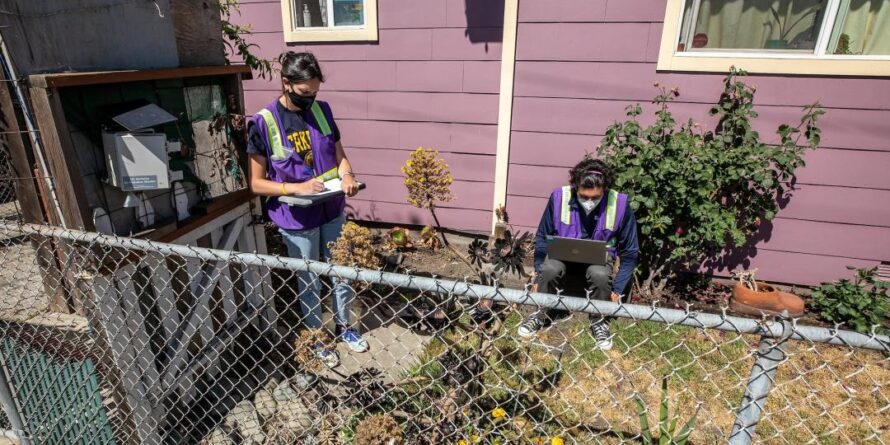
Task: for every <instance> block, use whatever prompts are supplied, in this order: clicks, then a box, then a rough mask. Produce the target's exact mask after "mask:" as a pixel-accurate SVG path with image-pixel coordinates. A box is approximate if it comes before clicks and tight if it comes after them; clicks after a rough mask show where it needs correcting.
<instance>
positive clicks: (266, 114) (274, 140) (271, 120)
mask: <svg viewBox="0 0 890 445" xmlns="http://www.w3.org/2000/svg"><path fill="white" fill-rule="evenodd" d="M260 116H262V117H263V121H264V122H265V123H266V135H267V136H266V139H267V141H268V142H269V149H271V150H272V160H275V161H281V160H284V159H287V151H286V150H285V149H284V144H283V143H282V142H281V132H280V131H278V124H277V123H276V122H275V116H273V115H272V112H271V111H269V110H267V109H265V108H263V109H262V110H260Z"/></svg>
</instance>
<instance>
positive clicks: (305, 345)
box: [294, 329, 334, 373]
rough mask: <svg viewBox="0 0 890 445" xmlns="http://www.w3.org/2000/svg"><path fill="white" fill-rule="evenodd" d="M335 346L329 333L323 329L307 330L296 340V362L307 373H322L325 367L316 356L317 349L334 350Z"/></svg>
mask: <svg viewBox="0 0 890 445" xmlns="http://www.w3.org/2000/svg"><path fill="white" fill-rule="evenodd" d="M333 346H334V342H333V340H332V339H331V337H330V335H328V334H327V332H325V331H323V330H321V329H306V330H304V331H303V332H301V333H300V335H299V337H297V339H296V340H294V361H295V362H296V363H297V365H298V366H299V367H300V368H302V369H303V370H305V371H309V372H316V373H317V372H320V371H321V370H323V369H325V366H324V364H323V363H322V362H321V359H320V358H319V357H318V356H317V355H315V349H317V348H319V347H326V348H333Z"/></svg>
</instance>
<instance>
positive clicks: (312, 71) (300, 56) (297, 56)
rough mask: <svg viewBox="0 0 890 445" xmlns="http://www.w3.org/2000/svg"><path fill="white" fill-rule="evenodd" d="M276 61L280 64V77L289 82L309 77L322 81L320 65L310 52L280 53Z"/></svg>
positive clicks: (300, 80)
mask: <svg viewBox="0 0 890 445" xmlns="http://www.w3.org/2000/svg"><path fill="white" fill-rule="evenodd" d="M278 63H280V64H281V77H282V78H284V79H287V80H288V81H290V82H305V81H307V80H310V79H318V80H320V81H322V82H324V74H323V73H322V72H321V66H320V65H319V64H318V59H316V58H315V55H314V54H312V53H309V52H303V53H295V52H293V51H288V52H285V53H281V56H279V57H278Z"/></svg>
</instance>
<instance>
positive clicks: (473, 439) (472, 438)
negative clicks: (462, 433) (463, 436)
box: [470, 434, 482, 443]
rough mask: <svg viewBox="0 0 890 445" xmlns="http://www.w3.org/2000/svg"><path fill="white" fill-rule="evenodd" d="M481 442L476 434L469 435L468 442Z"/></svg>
mask: <svg viewBox="0 0 890 445" xmlns="http://www.w3.org/2000/svg"><path fill="white" fill-rule="evenodd" d="M481 441H482V438H481V437H479V436H478V435H476V434H470V442H473V443H479V442H481Z"/></svg>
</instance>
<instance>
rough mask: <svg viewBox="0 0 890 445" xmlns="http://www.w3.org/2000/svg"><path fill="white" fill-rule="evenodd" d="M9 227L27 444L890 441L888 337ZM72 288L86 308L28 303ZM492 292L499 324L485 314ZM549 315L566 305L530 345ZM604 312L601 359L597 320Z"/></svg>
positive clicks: (21, 437)
mask: <svg viewBox="0 0 890 445" xmlns="http://www.w3.org/2000/svg"><path fill="white" fill-rule="evenodd" d="M0 234H2V237H0V239H2V241H0V250H2V251H3V263H2V269H3V270H4V274H8V275H9V276H11V277H14V280H6V281H4V282H3V283H2V286H3V289H2V290H0V295H2V298H3V300H4V301H3V305H2V311H0V319H2V321H0V329H2V334H0V355H2V363H0V365H2V372H0V377H2V379H0V380H2V381H0V399H2V402H3V408H4V412H5V414H6V415H7V416H8V420H9V426H5V427H6V428H8V429H10V430H12V431H11V432H14V433H15V435H16V437H17V440H18V441H19V442H20V443H23V444H81V443H83V444H130V443H134V444H168V443H174V444H198V443H200V444H213V445H217V444H219V445H223V444H352V443H355V444H474V443H480V444H514V443H515V444H519V443H530V444H543V443H546V444H558V443H579V444H587V443H605V444H611V443H648V442H647V440H648V439H649V438H654V439H653V440H656V441H658V440H665V441H661V442H660V443H682V440H683V436H688V443H691V444H703V443H723V442H730V443H751V442H754V443H781V444H799V443H890V389H888V385H890V362H888V360H890V359H888V352H890V339H888V338H887V337H886V336H880V335H864V334H859V333H854V332H848V331H843V330H838V329H826V328H821V327H813V326H802V325H799V324H797V323H796V322H795V321H794V320H782V319H776V320H753V319H745V318H738V317H733V316H728V315H726V314H725V313H723V314H709V313H696V312H692V311H688V310H676V309H664V308H657V307H648V306H639V305H631V304H618V303H612V302H604V301H595V300H589V299H587V298H578V297H569V296H556V295H548V294H538V293H533V292H530V291H529V290H519V289H506V288H495V287H490V286H483V285H477V284H472V283H469V282H467V281H450V280H443V279H436V278H429V277H420V276H412V275H405V274H397V273H389V272H384V271H372V270H363V269H356V268H348V267H340V266H333V265H330V264H327V263H321V262H313V261H305V260H298V259H290V258H283V257H275V256H266V255H257V254H253V253H237V252H233V251H223V250H213V249H206V248H199V247H193V246H182V245H172V244H160V243H153V242H149V241H145V240H136V239H131V238H122V237H114V236H107V235H100V234H96V233H86V232H78V231H72V230H65V229H60V228H54V227H47V226H39V225H23V224H19V223H9V222H6V223H0ZM40 252H52V253H53V255H54V256H55V257H56V258H58V259H60V262H56V263H54V262H49V261H41V260H40V259H39V255H40ZM48 264H50V265H51V264H61V267H59V268H57V269H56V270H50V269H51V268H50V267H48V266H47V265H48ZM4 276H6V275H4ZM316 282H317V283H318V284H319V285H320V287H321V289H323V291H322V295H324V297H323V298H322V299H321V300H322V305H323V306H325V311H324V313H325V314H329V313H330V312H331V311H330V310H329V309H331V308H328V305H329V302H330V301H331V299H332V298H331V293H332V292H333V291H332V290H331V289H332V288H335V287H336V286H332V284H334V283H341V285H343V283H345V285H347V286H348V287H349V288H350V289H351V290H352V291H354V294H355V297H354V303H353V305H352V311H353V319H354V320H356V327H357V328H358V329H359V331H361V332H362V333H363V335H364V338H365V339H366V340H367V341H368V343H369V346H370V348H369V350H368V351H367V352H364V353H357V352H353V351H351V350H350V349H349V348H348V347H347V345H346V344H344V343H342V342H335V341H334V340H333V339H332V337H331V336H330V335H328V334H326V333H325V332H326V331H313V330H308V329H304V328H303V327H302V321H303V320H302V315H301V310H300V307H299V298H298V296H299V293H300V292H301V290H302V289H305V288H306V285H308V284H312V283H316ZM59 293H61V294H64V297H65V298H67V299H68V300H69V301H72V302H73V303H74V304H73V306H75V307H80V308H82V310H81V311H80V312H81V313H80V314H57V313H52V312H49V311H48V310H47V309H45V306H42V305H40V304H35V303H33V301H32V300H40V301H43V300H46V299H48V298H49V296H51V295H56V294H59ZM483 300H493V301H494V309H495V317H493V318H491V319H488V320H478V319H475V318H473V317H472V316H471V310H472V308H474V307H475V306H477V305H478V304H479V302H480V301H483ZM545 308H546V309H557V310H561V311H562V312H564V314H563V315H562V316H560V317H557V319H556V321H555V322H554V323H553V324H552V325H550V326H549V327H547V328H545V329H544V330H543V331H541V332H540V333H539V334H538V335H536V336H534V337H532V338H522V337H520V336H519V335H517V330H516V327H517V325H518V324H519V322H520V321H521V319H522V318H523V317H524V316H525V315H527V314H529V313H531V312H532V311H535V310H539V309H545ZM604 316H608V317H611V318H612V319H613V320H612V322H611V330H610V333H611V335H612V340H613V345H614V346H613V348H612V349H611V350H607V351H602V350H599V349H598V348H597V346H596V342H595V340H594V339H593V337H592V336H591V333H590V329H589V327H590V319H591V318H593V319H595V320H596V319H600V318H602V317H604ZM324 319H325V322H326V326H329V327H331V326H332V320H331V319H330V316H325V317H324ZM322 345H326V346H327V347H330V348H331V349H333V350H335V351H336V353H337V355H338V357H339V365H338V366H336V367H335V368H328V367H327V366H325V365H324V363H322V360H321V358H320V357H319V356H318V354H316V352H317V350H318V349H317V348H318V347H319V346H322ZM668 437H670V439H668ZM670 440H673V441H674V442H670Z"/></svg>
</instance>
